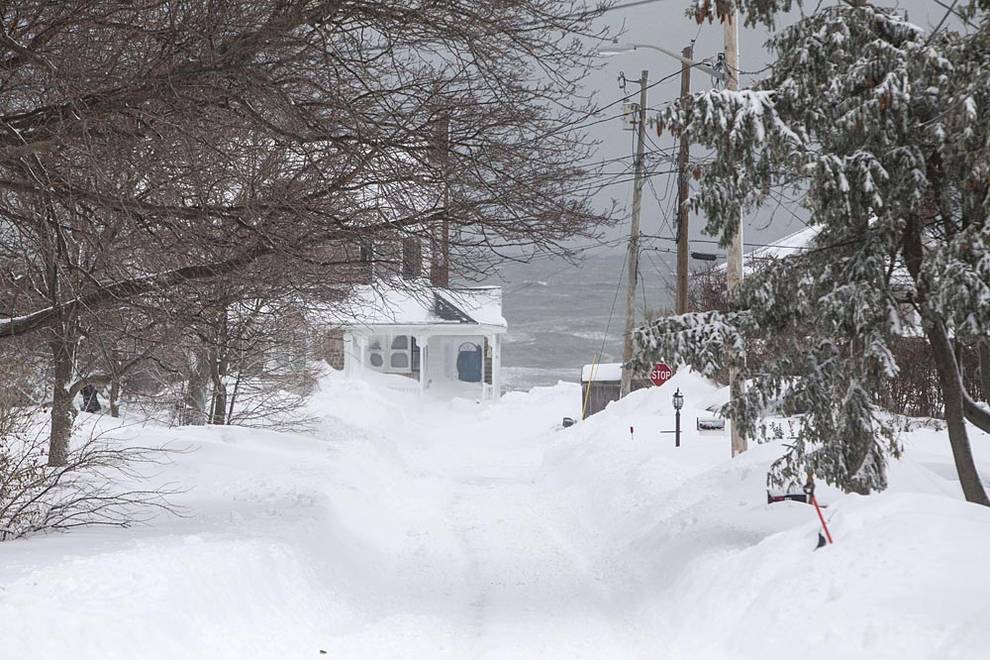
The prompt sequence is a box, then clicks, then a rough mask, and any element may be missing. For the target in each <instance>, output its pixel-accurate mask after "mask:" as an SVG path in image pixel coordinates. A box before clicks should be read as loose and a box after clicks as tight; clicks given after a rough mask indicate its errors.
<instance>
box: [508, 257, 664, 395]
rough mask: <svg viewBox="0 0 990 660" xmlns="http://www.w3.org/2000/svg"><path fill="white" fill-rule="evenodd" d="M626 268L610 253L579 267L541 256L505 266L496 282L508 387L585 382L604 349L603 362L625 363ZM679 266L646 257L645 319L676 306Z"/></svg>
mask: <svg viewBox="0 0 990 660" xmlns="http://www.w3.org/2000/svg"><path fill="white" fill-rule="evenodd" d="M663 256H666V255H663ZM624 263H625V253H624V252H622V251H610V252H605V253H598V254H594V255H591V256H588V257H585V258H584V259H582V260H581V261H580V262H579V263H577V264H576V265H572V264H569V263H567V262H566V261H564V260H560V259H541V260H538V261H534V262H532V263H528V264H523V263H507V264H505V265H504V266H503V267H502V268H501V269H500V275H501V281H499V282H493V283H499V284H501V285H502V287H503V293H502V310H503V315H504V316H505V318H506V320H507V321H508V323H509V331H508V334H507V335H506V337H505V341H504V343H503V349H502V377H503V381H504V382H505V385H506V388H507V389H510V390H519V389H528V388H530V387H533V386H535V385H553V384H556V383H557V382H558V381H561V380H563V381H571V382H577V381H579V380H580V375H581V366H582V365H584V364H589V363H591V362H592V361H594V360H595V359H596V358H597V356H598V355H599V352H601V355H602V358H601V361H602V362H618V361H619V360H621V357H622V331H623V327H624V323H625V280H626V278H625V274H626V268H625V266H624ZM671 266H672V264H671V263H669V262H667V261H666V260H663V261H661V260H660V259H659V258H658V257H657V256H655V255H646V256H644V258H642V260H641V262H640V278H639V285H638V290H637V293H636V311H637V318H639V319H642V318H643V312H644V309H659V308H665V307H669V306H670V305H671V301H672V299H673V290H672V287H671V283H672V282H673V281H674V275H673V273H672V272H671ZM617 287H618V288H619V291H618V298H616V289H617ZM613 301H614V310H613V309H612V306H613ZM610 310H611V312H612V313H611V318H610Z"/></svg>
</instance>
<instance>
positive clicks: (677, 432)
mask: <svg viewBox="0 0 990 660" xmlns="http://www.w3.org/2000/svg"><path fill="white" fill-rule="evenodd" d="M683 407H684V395H683V394H681V388H679V387H678V388H677V391H676V392H674V415H675V417H674V446H675V447H680V446H681V408H683Z"/></svg>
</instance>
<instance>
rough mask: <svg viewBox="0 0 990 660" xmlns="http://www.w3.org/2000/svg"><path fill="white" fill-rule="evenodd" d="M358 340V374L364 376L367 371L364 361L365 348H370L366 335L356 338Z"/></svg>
mask: <svg viewBox="0 0 990 660" xmlns="http://www.w3.org/2000/svg"><path fill="white" fill-rule="evenodd" d="M356 340H357V345H358V365H359V367H358V373H359V374H361V375H362V376H364V370H365V369H366V365H367V363H366V362H365V361H364V358H365V355H364V351H365V348H367V346H368V338H367V337H365V336H364V335H359V336H358V337H356Z"/></svg>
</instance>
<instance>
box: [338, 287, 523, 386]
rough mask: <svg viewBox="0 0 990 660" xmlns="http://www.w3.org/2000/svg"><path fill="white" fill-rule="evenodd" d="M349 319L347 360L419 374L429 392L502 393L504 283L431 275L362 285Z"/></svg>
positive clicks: (355, 366) (358, 370) (350, 370)
mask: <svg viewBox="0 0 990 660" xmlns="http://www.w3.org/2000/svg"><path fill="white" fill-rule="evenodd" d="M349 307H350V311H349V315H350V316H351V317H352V320H350V321H348V322H347V323H346V324H344V325H343V347H342V348H343V357H344V360H343V367H344V371H345V373H346V374H348V375H350V376H361V375H362V374H365V373H368V372H377V373H383V374H397V375H401V376H406V377H408V378H411V379H413V380H414V381H416V382H417V383H418V385H419V389H420V390H421V391H424V392H427V391H428V392H431V393H435V394H439V395H441V396H470V397H478V398H481V399H497V398H498V397H499V396H500V394H501V373H500V372H501V363H502V335H504V334H505V332H506V330H507V329H508V326H507V324H506V322H505V319H504V318H503V317H502V289H501V287H471V288H446V287H439V286H435V285H433V284H430V283H429V282H428V281H427V280H425V279H424V280H419V281H416V282H406V283H405V286H403V287H402V288H401V289H400V288H393V287H388V286H384V285H377V286H370V285H369V286H364V287H359V288H358V290H357V291H356V292H355V294H354V296H353V299H352V300H351V302H350V305H349Z"/></svg>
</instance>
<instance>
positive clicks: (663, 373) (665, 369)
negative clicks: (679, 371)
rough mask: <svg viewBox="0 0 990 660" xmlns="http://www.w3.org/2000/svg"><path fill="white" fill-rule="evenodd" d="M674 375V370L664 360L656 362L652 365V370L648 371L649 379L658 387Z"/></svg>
mask: <svg viewBox="0 0 990 660" xmlns="http://www.w3.org/2000/svg"><path fill="white" fill-rule="evenodd" d="M673 375H674V370H673V369H671V368H670V366H669V365H668V364H667V363H666V362H657V363H656V364H655V365H653V370H652V371H650V380H652V381H653V384H654V385H656V386H657V387H660V386H661V385H663V384H664V383H666V382H667V381H668V380H670V377H671V376H673Z"/></svg>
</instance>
